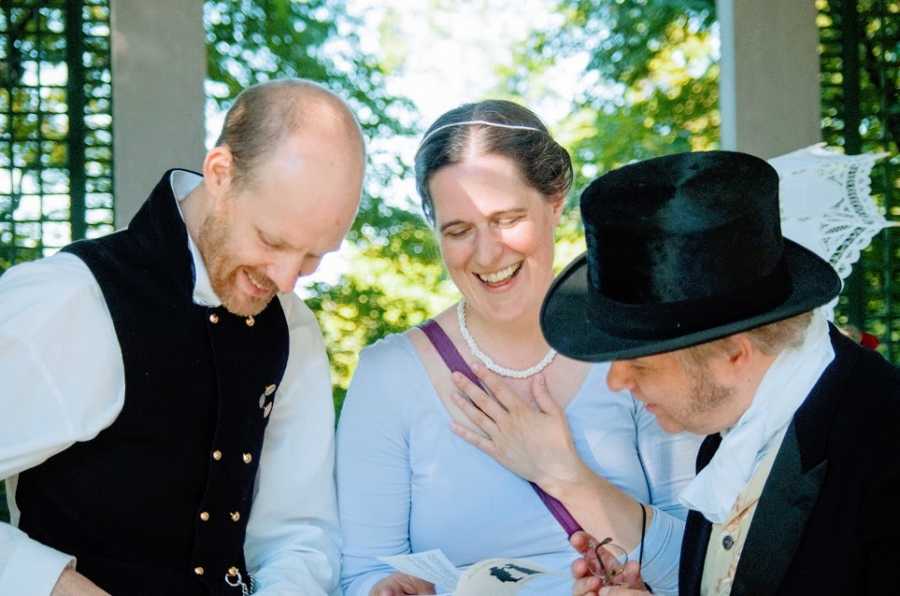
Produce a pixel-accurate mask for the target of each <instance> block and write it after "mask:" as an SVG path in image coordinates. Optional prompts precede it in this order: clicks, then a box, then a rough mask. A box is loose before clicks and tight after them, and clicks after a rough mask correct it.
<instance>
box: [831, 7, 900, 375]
mask: <svg viewBox="0 0 900 596" xmlns="http://www.w3.org/2000/svg"><path fill="white" fill-rule="evenodd" d="M817 7H818V9H819V16H818V20H819V47H820V58H821V81H822V125H823V127H822V133H823V137H824V140H825V141H827V142H828V144H829V145H837V146H842V147H843V148H844V151H845V152H846V153H847V154H851V155H855V154H859V153H863V152H886V153H888V154H890V157H889V158H888V159H886V160H883V161H882V162H881V163H880V164H879V165H877V166H876V168H875V169H874V170H873V173H872V194H873V195H874V196H875V198H876V200H877V201H878V202H879V203H880V204H881V205H882V206H883V207H884V208H885V211H886V213H887V216H888V218H889V219H900V204H897V202H896V197H897V195H898V189H900V176H898V172H900V167H898V166H900V158H898V155H897V146H898V143H900V105H898V101H897V99H898V88H900V85H898V51H900V2H898V1H897V0H818V1H817ZM894 234H896V232H895V231H894V230H893V229H887V230H883V231H882V232H881V233H879V234H878V235H877V236H876V237H875V239H874V241H873V242H872V244H871V246H870V247H869V248H868V249H867V250H866V251H864V253H863V254H862V256H861V258H860V260H859V262H858V263H857V264H856V265H855V266H854V271H853V274H852V275H851V276H850V278H849V279H848V280H847V284H846V287H845V290H844V292H843V295H842V296H841V299H840V302H839V304H838V309H837V319H838V322H839V323H840V324H842V325H847V324H849V325H852V326H853V327H856V328H857V329H860V330H864V331H868V332H869V333H873V334H875V335H876V336H877V337H878V338H879V340H880V342H881V348H880V349H881V350H882V351H883V353H884V354H885V356H886V357H887V358H888V359H890V360H892V361H893V362H895V363H898V362H900V242H898V241H897V239H896V238H894V237H893V235H894Z"/></svg>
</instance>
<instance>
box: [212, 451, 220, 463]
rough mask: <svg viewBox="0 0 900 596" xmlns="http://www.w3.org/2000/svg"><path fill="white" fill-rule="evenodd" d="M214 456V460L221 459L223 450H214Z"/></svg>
mask: <svg viewBox="0 0 900 596" xmlns="http://www.w3.org/2000/svg"><path fill="white" fill-rule="evenodd" d="M212 456H213V459H214V460H216V461H219V460H220V459H222V452H221V451H219V450H218V449H216V450H215V451H213V452H212Z"/></svg>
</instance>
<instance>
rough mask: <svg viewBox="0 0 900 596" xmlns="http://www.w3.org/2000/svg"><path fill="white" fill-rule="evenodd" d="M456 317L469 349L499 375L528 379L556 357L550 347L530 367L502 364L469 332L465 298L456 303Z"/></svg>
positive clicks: (554, 351)
mask: <svg viewBox="0 0 900 596" xmlns="http://www.w3.org/2000/svg"><path fill="white" fill-rule="evenodd" d="M456 319H457V321H458V322H459V331H460V332H461V333H462V336H463V339H465V340H466V345H467V346H469V351H470V352H472V354H474V356H475V357H476V358H478V359H479V360H481V362H483V363H484V365H485V366H486V367H487V368H488V369H489V370H492V371H493V372H495V373H497V374H498V375H501V376H504V377H509V378H512V379H527V378H528V377H531V376H534V375H536V374H538V373H539V372H541V371H542V370H544V369H545V368H547V367H548V366H550V363H551V362H553V359H554V358H556V350H554V349H553V348H550V349H549V350H548V351H547V353H546V354H545V355H544V357H543V358H542V359H541V361H540V362H538V363H537V364H535V365H534V366H532V367H530V368H526V369H523V370H516V369H514V368H506V367H505V366H500V365H499V364H497V363H496V362H494V361H493V360H492V359H491V357H490V356H488V355H487V354H485V353H484V352H482V351H481V349H480V348H479V347H478V344H476V343H475V338H473V337H472V334H471V333H469V328H468V327H467V326H466V301H465V300H464V299H460V301H459V302H458V303H457V305H456Z"/></svg>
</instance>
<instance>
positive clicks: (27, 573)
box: [0, 253, 125, 596]
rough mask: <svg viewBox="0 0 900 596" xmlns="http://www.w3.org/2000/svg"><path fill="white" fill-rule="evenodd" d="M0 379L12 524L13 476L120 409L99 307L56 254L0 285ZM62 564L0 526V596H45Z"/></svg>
mask: <svg viewBox="0 0 900 596" xmlns="http://www.w3.org/2000/svg"><path fill="white" fill-rule="evenodd" d="M0 379H3V385H2V388H0V411H2V412H3V416H2V417H0V478H2V479H6V480H7V488H8V489H9V492H10V494H9V495H8V501H9V504H10V511H11V513H12V516H13V522H14V523H15V522H17V518H18V516H17V510H16V507H15V499H14V491H13V490H12V488H14V487H15V483H16V482H15V481H16V479H17V475H18V474H19V472H22V471H24V470H27V469H29V468H32V467H34V466H37V465H39V464H40V463H42V462H43V461H45V460H46V459H47V458H49V457H51V456H53V455H55V454H57V453H59V452H60V451H63V450H64V449H66V448H68V447H69V446H70V445H72V444H73V443H75V442H77V441H86V440H89V439H91V438H93V437H95V436H96V435H97V433H99V432H100V431H101V430H103V429H104V428H106V427H108V426H109V425H110V424H112V422H113V421H114V420H115V419H116V417H117V416H118V415H119V412H120V411H121V410H122V405H123V404H124V401H125V375H124V370H123V368H122V355H121V351H120V349H119V342H118V340H117V338H116V334H115V329H114V327H113V324H112V320H111V319H110V316H109V311H108V309H107V307H106V301H105V300H104V298H103V295H102V293H101V291H100V288H99V286H98V285H97V282H96V280H95V279H94V277H93V275H92V274H91V272H90V270H89V269H88V268H87V266H86V265H85V264H84V263H83V262H82V261H81V260H80V259H78V258H77V257H75V256H74V255H70V254H66V253H58V254H56V255H54V256H52V257H49V258H46V259H41V260H38V261H33V262H30V263H25V264H22V265H18V266H16V267H13V268H11V269H9V270H8V271H6V272H5V273H4V274H3V276H2V277H0ZM72 561H73V558H72V557H71V556H69V555H65V554H63V553H60V552H58V551H56V550H54V549H52V548H49V547H46V546H44V545H41V544H39V543H37V542H35V541H33V540H31V539H30V538H28V536H27V535H26V534H24V533H23V532H21V531H19V530H18V529H17V528H15V527H13V526H12V525H9V524H0V594H18V595H23V596H30V595H32V594H33V595H35V596H38V595H39V596H44V595H46V594H49V593H50V592H51V591H52V589H53V586H54V585H55V584H56V581H57V579H58V578H59V574H60V573H61V572H62V570H63V568H64V567H65V566H66V565H67V564H69V563H71V562H72Z"/></svg>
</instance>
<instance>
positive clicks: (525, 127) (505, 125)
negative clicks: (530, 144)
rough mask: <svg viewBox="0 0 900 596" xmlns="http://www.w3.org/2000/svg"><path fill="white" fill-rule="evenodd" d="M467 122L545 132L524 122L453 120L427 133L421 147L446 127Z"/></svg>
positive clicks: (462, 124) (420, 144)
mask: <svg viewBox="0 0 900 596" xmlns="http://www.w3.org/2000/svg"><path fill="white" fill-rule="evenodd" d="M466 124H483V125H485V126H496V127H497V128H512V129H515V130H533V131H535V132H544V131H543V130H541V129H540V128H535V127H533V126H524V125H522V124H503V123H501V122H489V121H487V120H465V121H464V122H451V123H450V124H444V125H441V126H438V127H437V128H435V129H434V130H432V131H431V132H430V133H428V134H427V135H425V138H424V139H422V142H421V143H419V147H422V146H423V145H425V141H427V140H428V139H430V138H431V137H433V136H434V135H435V134H436V133H438V132H440V131H442V130H444V129H445V128H450V127H451V126H465V125H466Z"/></svg>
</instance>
